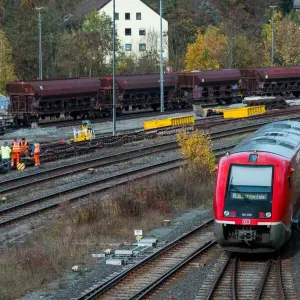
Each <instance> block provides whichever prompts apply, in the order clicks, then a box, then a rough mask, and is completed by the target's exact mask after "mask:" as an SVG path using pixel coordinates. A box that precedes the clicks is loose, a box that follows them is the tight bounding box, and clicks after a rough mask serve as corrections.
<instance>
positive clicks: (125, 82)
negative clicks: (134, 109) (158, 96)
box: [116, 73, 178, 90]
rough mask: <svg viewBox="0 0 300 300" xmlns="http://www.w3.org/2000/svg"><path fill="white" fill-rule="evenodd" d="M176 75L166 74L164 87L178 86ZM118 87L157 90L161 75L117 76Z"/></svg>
mask: <svg viewBox="0 0 300 300" xmlns="http://www.w3.org/2000/svg"><path fill="white" fill-rule="evenodd" d="M177 80H178V76H177V74H176V73H164V86H165V87H168V86H176V84H177ZM116 81H117V83H118V85H119V86H120V87H121V88H122V89H124V90H131V89H140V88H142V89H145V88H155V87H159V86H160V74H145V75H130V76H116Z"/></svg>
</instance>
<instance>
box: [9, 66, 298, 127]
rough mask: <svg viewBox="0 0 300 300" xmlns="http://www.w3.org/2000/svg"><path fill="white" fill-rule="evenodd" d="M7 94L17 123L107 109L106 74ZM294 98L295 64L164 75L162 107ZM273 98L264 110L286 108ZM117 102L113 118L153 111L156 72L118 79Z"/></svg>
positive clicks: (27, 85) (29, 85)
mask: <svg viewBox="0 0 300 300" xmlns="http://www.w3.org/2000/svg"><path fill="white" fill-rule="evenodd" d="M6 90H7V93H8V95H9V97H10V105H9V112H10V113H11V114H12V115H13V116H14V118H15V121H16V123H20V124H27V123H30V122H32V121H35V122H36V121H38V119H39V118H42V119H43V118H45V117H47V116H50V117H59V116H60V115H61V114H63V115H65V116H66V117H67V116H72V117H73V118H74V119H76V118H77V117H81V118H93V117H101V116H103V115H109V114H110V113H111V110H112V98H113V97H112V90H113V84H112V77H111V76H107V77H96V78H74V79H67V80H43V81H28V82H23V81H22V82H9V83H8V84H7V86H6ZM299 94H300V66H294V67H280V68H256V69H241V70H209V71H192V72H175V73H165V74H164V103H165V107H166V109H177V108H184V107H187V106H188V105H192V104H202V103H209V104H225V103H235V102H238V101H240V100H241V96H245V97H247V96H264V95H265V96H269V99H271V98H270V96H281V97H285V96H287V95H288V96H295V97H298V96H299ZM275 99H277V100H278V99H279V98H278V97H276V98H275ZM277 100H276V101H275V100H274V101H273V100H272V99H271V101H269V100H268V101H269V102H268V103H267V109H269V108H272V107H277V108H280V107H284V106H285V102H284V101H277ZM264 101H265V100H264ZM116 102H117V103H116V110H117V114H121V113H122V111H123V110H128V109H129V107H130V106H131V107H132V109H133V110H135V109H145V108H146V109H147V108H152V109H153V110H157V109H158V108H159V106H160V76H159V74H148V75H132V76H117V77H116ZM273 102H274V103H273ZM275 102H276V103H275ZM261 104H265V103H261V102H259V103H258V102H257V101H256V102H254V103H252V104H250V105H261Z"/></svg>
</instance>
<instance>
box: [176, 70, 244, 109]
mask: <svg viewBox="0 0 300 300" xmlns="http://www.w3.org/2000/svg"><path fill="white" fill-rule="evenodd" d="M240 79H241V72H240V71H239V70H211V71H193V72H185V73H179V74H178V90H179V93H180V97H181V98H186V99H187V100H190V101H192V102H193V103H197V102H198V103H199V102H204V103H212V102H217V103H218V104H225V103H234V102H236V99H237V98H238V93H239V81H240Z"/></svg>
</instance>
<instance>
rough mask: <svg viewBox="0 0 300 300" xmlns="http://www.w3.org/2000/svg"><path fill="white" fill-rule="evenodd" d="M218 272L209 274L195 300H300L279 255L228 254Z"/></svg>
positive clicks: (219, 265) (219, 264)
mask: <svg viewBox="0 0 300 300" xmlns="http://www.w3.org/2000/svg"><path fill="white" fill-rule="evenodd" d="M216 269H217V271H216V273H217V276H216V273H211V274H209V276H208V277H207V280H206V281H205V282H204V284H203V285H202V287H201V289H200V292H199V294H198V295H197V297H196V298H195V300H200V299H201V300H203V299H206V300H212V299H218V300H225V299H226V300H227V299H234V300H236V299H249V300H250V299H257V300H259V299H268V300H271V299H272V300H273V299H281V300H285V299H290V300H296V299H299V298H298V296H297V294H296V292H295V290H294V287H293V278H292V275H291V274H292V272H291V269H290V268H289V269H288V268H284V266H283V263H282V260H281V257H280V254H279V253H275V254H269V255H262V256H261V257H260V258H257V256H256V257H253V256H251V255H250V256H242V255H240V254H236V255H234V254H231V253H225V252H224V253H223V254H222V255H221V257H220V259H219V261H218V263H217V266H216Z"/></svg>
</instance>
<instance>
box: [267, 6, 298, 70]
mask: <svg viewBox="0 0 300 300" xmlns="http://www.w3.org/2000/svg"><path fill="white" fill-rule="evenodd" d="M293 18H296V19H297V15H295V14H293ZM274 28H275V37H274V50H275V51H274V52H275V55H274V57H275V64H276V65H279V66H293V65H297V64H299V63H300V55H299V54H300V53H299V43H300V31H299V25H297V23H296V22H295V21H294V20H293V19H292V16H291V15H287V16H285V17H283V16H282V13H281V12H279V11H276V12H275V14H274ZM262 35H263V38H264V62H265V65H266V66H271V57H270V55H271V49H272V24H266V25H265V26H264V29H263V33H262Z"/></svg>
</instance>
